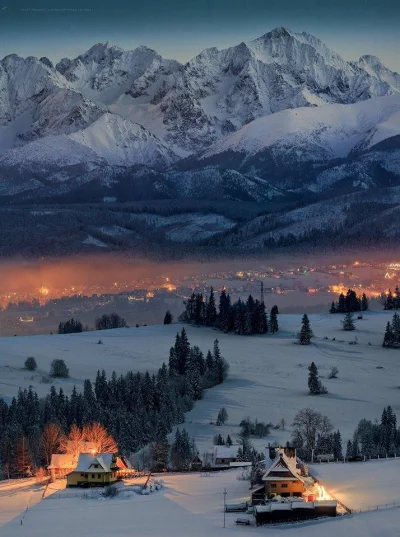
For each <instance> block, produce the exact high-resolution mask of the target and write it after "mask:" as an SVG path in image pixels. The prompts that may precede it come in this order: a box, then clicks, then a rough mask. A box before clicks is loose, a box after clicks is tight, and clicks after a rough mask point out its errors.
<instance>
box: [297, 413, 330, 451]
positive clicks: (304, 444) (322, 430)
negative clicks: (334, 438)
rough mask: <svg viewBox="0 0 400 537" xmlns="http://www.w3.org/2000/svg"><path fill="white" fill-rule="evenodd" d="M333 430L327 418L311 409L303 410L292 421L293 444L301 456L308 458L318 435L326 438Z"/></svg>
mask: <svg viewBox="0 0 400 537" xmlns="http://www.w3.org/2000/svg"><path fill="white" fill-rule="evenodd" d="M332 430H333V425H332V423H331V421H330V420H329V418H327V417H326V416H323V415H322V414H321V413H320V412H318V411H316V410H313V409H312V408H303V409H302V410H300V412H298V413H297V414H296V416H295V417H294V420H293V438H292V440H293V443H294V444H295V445H296V447H298V448H299V449H300V450H301V452H302V454H303V456H305V457H306V458H310V456H311V452H312V450H313V449H315V445H316V442H317V437H318V435H321V436H327V435H328V434H329V433H331V432H332Z"/></svg>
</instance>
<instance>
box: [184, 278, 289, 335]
mask: <svg viewBox="0 0 400 537" xmlns="http://www.w3.org/2000/svg"><path fill="white" fill-rule="evenodd" d="M184 304H185V311H184V312H183V313H182V314H181V315H180V317H179V320H180V321H182V322H186V323H194V324H196V325H200V326H212V327H216V328H219V329H220V330H222V332H226V333H228V332H235V333H236V334H239V335H251V334H266V333H267V332H268V331H269V332H271V333H272V334H275V333H276V332H278V330H279V326H278V317H277V315H278V308H277V306H273V308H272V309H271V314H270V318H269V320H268V316H267V313H266V309H265V304H264V301H263V300H261V301H259V300H254V298H253V297H252V295H249V297H248V299H247V300H246V302H243V301H242V300H241V299H240V298H239V300H238V301H236V302H233V303H232V301H231V298H230V296H229V294H228V293H227V292H226V290H225V289H223V290H222V291H221V294H220V297H219V307H218V310H217V306H216V300H215V295H214V289H213V288H212V287H211V291H210V296H209V297H204V296H203V294H202V293H197V294H195V293H193V294H192V295H191V296H190V297H189V298H188V300H187V301H186V302H185V303H184Z"/></svg>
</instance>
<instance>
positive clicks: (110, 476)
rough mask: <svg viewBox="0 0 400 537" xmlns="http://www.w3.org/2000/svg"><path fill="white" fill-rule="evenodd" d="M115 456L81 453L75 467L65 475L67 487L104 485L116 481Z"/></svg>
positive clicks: (111, 454)
mask: <svg viewBox="0 0 400 537" xmlns="http://www.w3.org/2000/svg"><path fill="white" fill-rule="evenodd" d="M118 470H119V468H118V465H117V456H116V455H115V454H113V453H97V454H96V455H93V454H91V453H81V454H80V455H79V459H78V465H77V467H76V468H75V469H74V470H73V471H72V472H70V473H69V474H68V475H67V487H104V486H105V485H112V484H113V483H116V482H117V481H118Z"/></svg>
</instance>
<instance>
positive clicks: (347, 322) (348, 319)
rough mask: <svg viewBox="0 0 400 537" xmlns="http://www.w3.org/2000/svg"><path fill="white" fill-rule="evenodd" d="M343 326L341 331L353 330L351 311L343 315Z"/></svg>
mask: <svg viewBox="0 0 400 537" xmlns="http://www.w3.org/2000/svg"><path fill="white" fill-rule="evenodd" d="M341 323H342V325H343V330H347V331H348V330H355V328H356V327H355V324H354V315H353V313H352V312H351V311H348V312H346V313H345V315H344V319H343V321H341Z"/></svg>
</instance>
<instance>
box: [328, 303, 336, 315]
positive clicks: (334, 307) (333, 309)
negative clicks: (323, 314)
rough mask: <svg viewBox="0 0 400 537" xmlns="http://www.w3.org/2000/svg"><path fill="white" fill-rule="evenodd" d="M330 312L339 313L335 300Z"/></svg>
mask: <svg viewBox="0 0 400 537" xmlns="http://www.w3.org/2000/svg"><path fill="white" fill-rule="evenodd" d="M329 313H337V308H336V304H335V303H334V302H332V304H331V308H330V310H329Z"/></svg>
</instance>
